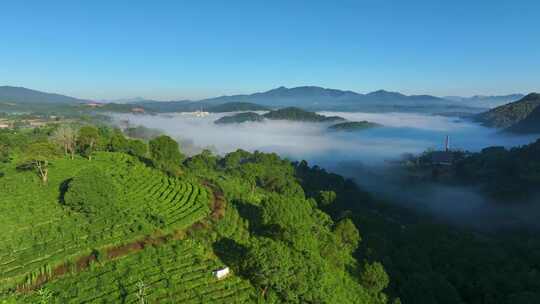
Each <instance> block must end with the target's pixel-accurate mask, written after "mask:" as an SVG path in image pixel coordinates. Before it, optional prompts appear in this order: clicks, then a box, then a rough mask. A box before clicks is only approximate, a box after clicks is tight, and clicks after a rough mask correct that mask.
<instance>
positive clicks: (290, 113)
mask: <svg viewBox="0 0 540 304" xmlns="http://www.w3.org/2000/svg"><path fill="white" fill-rule="evenodd" d="M263 116H264V117H265V118H268V119H273V120H291V121H303V122H335V121H343V120H345V119H344V118H343V117H339V116H324V115H320V114H317V113H315V112H310V111H305V110H302V109H300V108H296V107H288V108H283V109H279V110H275V111H270V112H268V113H266V114H264V115H263Z"/></svg>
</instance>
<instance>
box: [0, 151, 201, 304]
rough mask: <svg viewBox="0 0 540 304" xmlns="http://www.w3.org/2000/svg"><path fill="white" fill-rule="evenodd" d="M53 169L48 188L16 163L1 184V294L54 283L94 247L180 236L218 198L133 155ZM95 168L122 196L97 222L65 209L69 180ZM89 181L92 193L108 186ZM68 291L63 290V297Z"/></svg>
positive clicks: (58, 164) (101, 156) (63, 162)
mask: <svg viewBox="0 0 540 304" xmlns="http://www.w3.org/2000/svg"><path fill="white" fill-rule="evenodd" d="M53 164H54V170H53V169H51V170H50V176H49V183H48V186H47V187H42V186H41V185H40V184H37V183H32V182H31V181H32V180H31V179H28V174H21V173H17V171H16V168H15V164H11V163H8V164H5V165H2V170H5V172H6V173H7V174H6V176H5V177H3V178H1V179H0V193H2V195H0V230H2V231H3V232H4V233H3V234H2V235H0V255H1V256H3V257H6V258H5V259H4V258H3V259H2V263H0V273H2V280H0V293H4V292H5V291H7V290H12V289H15V287H16V286H18V285H19V284H23V283H25V285H24V286H32V284H34V283H35V281H36V280H37V278H38V277H39V276H40V275H42V274H45V275H46V276H49V274H50V273H53V269H55V267H56V266H57V265H61V264H63V263H65V262H66V260H67V261H73V260H75V259H77V258H78V257H80V256H86V255H88V254H89V250H90V249H91V248H105V247H111V246H116V245H119V244H123V243H129V242H134V241H136V240H140V239H142V238H144V237H145V236H147V235H151V234H153V233H156V231H159V232H160V233H163V234H169V233H173V232H174V231H176V230H181V229H185V228H187V227H189V226H190V225H192V224H193V223H195V222H197V221H200V220H201V219H203V218H204V217H206V216H207V215H208V214H209V213H210V210H209V207H208V206H209V205H210V204H209V201H210V198H211V195H210V194H209V192H208V190H206V188H205V187H203V186H202V185H200V184H199V183H198V182H197V181H195V180H191V181H189V180H180V179H177V178H173V177H168V176H166V175H164V174H163V173H162V172H160V171H158V170H154V169H152V168H149V167H147V166H146V165H145V164H144V163H142V162H140V161H139V160H138V159H137V158H135V157H131V156H129V155H126V154H122V153H110V152H96V153H95V154H94V157H93V161H92V162H88V161H87V160H84V159H82V158H81V157H75V159H73V160H70V159H67V158H58V159H55V160H54V163H53ZM89 168H94V169H96V170H99V171H100V172H101V173H103V174H105V175H107V176H109V177H110V178H111V179H112V184H113V185H115V186H116V188H117V189H118V191H119V194H118V195H117V199H116V203H115V204H114V206H112V207H109V206H107V207H105V208H103V209H100V210H98V211H96V212H99V216H92V217H88V216H86V215H85V214H82V213H79V212H72V211H71V210H70V209H69V208H67V207H65V206H63V205H62V204H59V202H58V201H59V199H60V200H61V199H62V198H65V194H64V191H66V190H68V189H69V187H68V186H67V185H69V183H66V181H68V180H70V179H71V178H73V177H79V176H86V177H88V176H89V175H85V174H84V171H86V169H89ZM90 170H93V169H90ZM88 182H89V183H91V184H90V188H86V189H85V191H91V192H94V189H95V188H94V187H95V185H94V184H97V183H100V182H103V179H102V178H100V179H99V180H98V181H96V180H89V181H88ZM83 186H88V184H85V185H83ZM91 195H92V196H95V194H94V193H92V194H91ZM86 197H87V196H84V198H86ZM88 197H90V196H88ZM98 202H100V201H98ZM111 205H112V204H111ZM21 206H24V208H21ZM158 218H159V220H154V219H158ZM101 259H102V260H106V259H107V254H104V255H103V258H101ZM101 259H100V261H101ZM68 290H69V288H66V289H65V290H55V297H56V296H57V295H58V294H60V293H61V294H64V295H65V296H66V295H67V294H68V293H69V292H71V291H69V292H68ZM36 302H38V301H37V300H35V301H31V302H30V303H36ZM57 302H58V303H63V302H62V301H61V300H58V301H57Z"/></svg>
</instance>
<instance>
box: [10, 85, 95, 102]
mask: <svg viewBox="0 0 540 304" xmlns="http://www.w3.org/2000/svg"><path fill="white" fill-rule="evenodd" d="M0 102H1V103H24V104H78V103H82V102H85V100H82V99H78V98H74V97H69V96H65V95H60V94H53V93H44V92H40V91H36V90H30V89H27V88H23V87H12V86H0Z"/></svg>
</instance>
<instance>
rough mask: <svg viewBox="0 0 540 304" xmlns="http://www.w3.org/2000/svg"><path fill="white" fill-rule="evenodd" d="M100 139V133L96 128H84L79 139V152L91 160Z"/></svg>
mask: <svg viewBox="0 0 540 304" xmlns="http://www.w3.org/2000/svg"><path fill="white" fill-rule="evenodd" d="M99 138H100V137H99V131H98V129H97V128H96V127H94V126H90V125H88V126H84V127H82V128H81V129H80V130H79V134H78V137H77V146H78V149H79V152H81V154H82V155H83V156H85V157H87V158H88V159H89V160H91V159H92V153H94V151H95V149H96V145H97V144H98V140H99Z"/></svg>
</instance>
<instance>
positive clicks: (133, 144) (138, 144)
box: [126, 139, 148, 157]
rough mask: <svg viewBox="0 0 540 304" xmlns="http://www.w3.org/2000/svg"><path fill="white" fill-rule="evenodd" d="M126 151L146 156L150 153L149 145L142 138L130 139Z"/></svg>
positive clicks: (138, 155) (134, 154)
mask: <svg viewBox="0 0 540 304" xmlns="http://www.w3.org/2000/svg"><path fill="white" fill-rule="evenodd" d="M126 152H127V153H128V154H131V155H133V156H137V157H145V156H146V154H147V153H148V146H147V145H146V144H145V143H144V142H143V141H141V140H138V139H129V140H128V143H127V151H126Z"/></svg>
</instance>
